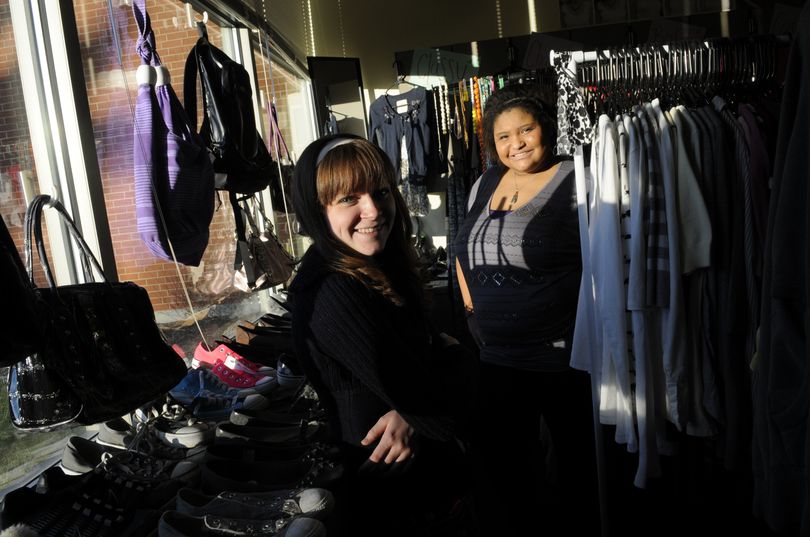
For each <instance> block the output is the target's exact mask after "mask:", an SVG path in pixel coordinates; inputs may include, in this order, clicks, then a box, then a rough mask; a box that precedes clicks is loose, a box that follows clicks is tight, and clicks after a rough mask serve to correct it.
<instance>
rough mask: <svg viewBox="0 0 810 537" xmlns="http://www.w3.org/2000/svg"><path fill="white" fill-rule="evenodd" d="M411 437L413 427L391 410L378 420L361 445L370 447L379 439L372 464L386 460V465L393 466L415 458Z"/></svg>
mask: <svg viewBox="0 0 810 537" xmlns="http://www.w3.org/2000/svg"><path fill="white" fill-rule="evenodd" d="M411 435H413V427H411V426H410V424H408V422H407V421H405V418H403V417H402V416H400V415H399V412H397V411H396V410H391V411H390V412H386V413H385V414H384V415H383V416H382V417H381V418H380V419H379V420H377V423H375V424H374V427H372V428H371V429H370V430H369V432H368V433H367V434H366V437H365V438H363V440H361V441H360V443H361V444H362V445H364V446H368V445H369V444H371V443H372V442H374V441H376V440H377V439H379V440H380V441H379V442H378V443H377V447H376V448H374V452H373V453H372V454H371V456H370V457H369V460H370V461H371V462H380V461H381V460H385V463H386V464H391V463H393V462H402V461H406V460H408V459H409V458H411V457H412V456H413V449H412V448H411V447H410V441H411Z"/></svg>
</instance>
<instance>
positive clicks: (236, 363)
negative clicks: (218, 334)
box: [191, 342, 275, 375]
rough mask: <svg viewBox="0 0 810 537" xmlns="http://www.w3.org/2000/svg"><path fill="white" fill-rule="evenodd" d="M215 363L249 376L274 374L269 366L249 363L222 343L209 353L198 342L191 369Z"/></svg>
mask: <svg viewBox="0 0 810 537" xmlns="http://www.w3.org/2000/svg"><path fill="white" fill-rule="evenodd" d="M217 361H220V362H222V363H224V364H225V365H226V366H227V367H229V368H231V369H233V370H234V371H241V372H242V373H248V374H251V375H255V374H257V373H258V374H261V375H267V374H270V373H273V372H275V369H273V368H272V367H270V366H266V365H262V364H257V363H256V362H251V361H250V360H248V359H247V358H245V357H244V356H242V355H241V354H239V353H237V352H236V351H234V350H233V349H231V348H230V347H228V346H227V345H225V344H224V343H220V344H219V345H217V346H216V347H215V348H214V350H212V351H209V350H207V349H206V348H205V345H203V344H202V342H200V343H199V345H197V348H196V349H194V359H193V360H191V367H193V368H195V369H196V368H198V367H200V366H201V365H203V364H205V366H206V367H214V364H216V363H217Z"/></svg>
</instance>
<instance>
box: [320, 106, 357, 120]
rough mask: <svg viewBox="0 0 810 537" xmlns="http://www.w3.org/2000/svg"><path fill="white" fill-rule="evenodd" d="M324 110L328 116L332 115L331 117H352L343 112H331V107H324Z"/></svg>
mask: <svg viewBox="0 0 810 537" xmlns="http://www.w3.org/2000/svg"><path fill="white" fill-rule="evenodd" d="M326 110H327V111H328V112H329V113H330V114H332V115H333V116H343V117H344V118H348V117H352V116H350V115H348V114H344V113H343V112H335V111H334V110H332V107H331V106H327V107H326Z"/></svg>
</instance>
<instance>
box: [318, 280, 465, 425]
mask: <svg viewBox="0 0 810 537" xmlns="http://www.w3.org/2000/svg"><path fill="white" fill-rule="evenodd" d="M380 300H382V299H381V297H377V296H375V293H374V292H373V291H371V290H369V289H368V288H366V287H365V286H364V285H363V284H362V283H360V282H357V281H355V280H354V279H353V278H350V277H348V276H344V275H339V274H332V275H329V276H328V277H327V278H326V280H325V281H324V282H323V283H322V285H321V286H320V288H319V290H318V292H317V293H316V295H315V297H314V304H313V306H314V307H313V313H312V317H311V320H310V324H309V330H310V333H311V337H312V340H313V342H314V344H315V345H316V346H317V347H318V348H319V349H320V351H321V352H322V353H323V355H324V356H325V357H326V358H328V359H333V360H335V361H336V362H338V363H339V364H340V365H341V366H343V368H345V369H346V370H347V371H348V372H349V374H350V375H351V377H352V378H351V382H352V383H359V384H360V385H361V386H362V387H364V388H365V389H367V390H369V391H370V392H371V393H373V394H374V395H375V396H376V397H378V398H379V399H380V400H381V401H383V402H384V403H385V404H386V405H387V406H388V407H389V408H391V409H393V410H396V411H397V412H399V413H400V414H402V415H403V417H404V418H405V419H406V421H408V423H409V424H410V425H411V426H412V427H413V428H414V430H416V431H417V432H418V433H420V434H422V435H424V436H427V437H429V438H433V439H435V440H447V439H449V438H450V436H451V432H450V431H451V422H450V420H449V418H447V417H445V416H442V415H434V412H435V409H430V408H429V405H426V404H425V401H430V400H431V397H430V395H429V389H428V386H427V385H426V383H425V382H424V379H425V377H424V376H422V375H420V374H417V372H419V369H420V368H421V365H420V364H421V363H422V360H420V357H418V356H412V355H409V353H410V352H411V350H412V349H413V348H414V347H413V345H412V342H409V341H405V340H404V338H403V337H402V335H400V334H402V333H403V332H402V327H394V326H392V323H391V320H390V316H389V315H387V314H386V312H385V311H384V309H383V307H382V306H381V303H380ZM408 373H411V374H408ZM406 374H407V376H406ZM428 374H429V372H428ZM431 410H432V411H433V412H431Z"/></svg>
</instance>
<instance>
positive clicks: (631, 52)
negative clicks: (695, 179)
mask: <svg viewBox="0 0 810 537" xmlns="http://www.w3.org/2000/svg"><path fill="white" fill-rule="evenodd" d="M789 42H790V36H785V35H776V36H773V35H771V36H748V37H745V38H739V39H715V40H705V41H702V42H695V41H691V42H688V41H684V42H679V43H668V44H657V45H642V46H628V47H624V48H613V49H604V50H591V51H581V50H580V51H569V52H566V56H567V55H569V54H570V57H569V61H568V64H567V65H566V66H564V69H565V71H566V72H565V74H566V75H567V76H568V77H569V78H570V79H571V80H573V81H576V82H574V85H575V87H576V88H577V89H579V81H580V77H579V75H580V74H581V73H582V69H583V65H582V64H585V63H588V62H594V63H596V64H597V65H596V69H595V71H591V72H592V73H594V74H595V76H594V77H593V80H595V81H596V82H598V83H605V82H607V83H615V82H621V81H625V82H626V81H627V76H628V73H631V77H632V76H633V75H635V76H640V77H642V79H643V80H651V79H654V80H656V81H658V82H661V84H657V85H654V86H653V87H652V88H651V89H653V90H654V91H660V90H662V89H663V88H664V87H667V83H668V82H671V80H673V78H674V77H676V76H683V75H687V76H686V77H685V79H688V78H689V76H692V77H698V78H700V77H710V78H711V77H712V76H713V75H717V74H720V73H723V75H724V76H723V77H722V78H721V77H714V78H712V80H713V81H715V82H718V83H719V84H721V85H725V84H729V85H730V86H731V87H735V85H736V86H741V85H746V84H750V83H752V82H755V81H757V80H762V79H763V77H764V79H765V80H768V79H769V77H773V75H774V71H775V63H776V62H775V58H774V56H768V57H766V56H765V53H766V52H773V50H774V48H775V46H776V45H784V44H787V43H789ZM763 45H773V47H774V48H771V49H766V48H765V47H764V46H763ZM758 47H759V48H758ZM549 56H550V60H551V65H556V64H557V63H559V58H560V54H559V53H558V52H557V51H554V50H552V51H550V53H549ZM651 60H652V62H654V63H653V64H651V63H649V62H650V61H651ZM704 61H705V63H704ZM758 61H760V62H762V63H763V64H765V69H764V71H763V70H762V69H760V68H761V67H762V65H760V64H758V63H757V62H758ZM627 62H636V63H635V65H632V66H631V67H632V69H631V70H629V71H628V69H627ZM645 62H648V63H646V64H645ZM769 62H770V63H769ZM645 68H646V70H644V69H645ZM729 73H730V74H731V75H732V76H730V77H728V76H727V75H728V74H729ZM653 77H655V78H653ZM727 79H730V82H727V81H726V80H727ZM636 80H637V79H636ZM634 82H635V80H634ZM723 87H725V86H723ZM585 144H590V140H585V141H582V140H578V141H577V143H576V145H574V146H573V147H572V151H571V152H572V154H573V159H574V166H575V180H576V197H577V206H578V216H579V228H580V238H581V242H580V246H581V255H582V268H583V271H584V273H586V274H590V273H591V259H590V251H591V248H590V238H589V232H588V230H589V215H588V199H587V184H586V176H585V164H584V151H583V145H585ZM586 271H587V272H586ZM589 314H590V315H589V316H588V318H587V319H585V321H586V322H587V323H588V324H589V325H590V326H596V325H595V323H596V321H595V319H594V317H593V315H592V312H589ZM590 362H591V371H592V374H591V388H592V403H593V416H594V435H595V447H596V462H597V472H598V482H599V501H600V514H601V524H602V535H603V536H605V535H608V524H607V511H606V506H607V488H606V487H607V483H606V462H605V455H604V449H603V436H602V431H601V425H600V419H599V410H600V386H599V385H598V380H597V375H596V371H598V369H599V367H600V366H599V364H598V357H597V356H596V355H595V354H591V356H590Z"/></svg>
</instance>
